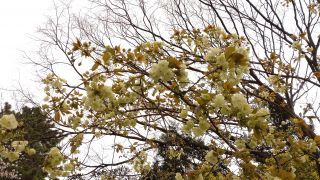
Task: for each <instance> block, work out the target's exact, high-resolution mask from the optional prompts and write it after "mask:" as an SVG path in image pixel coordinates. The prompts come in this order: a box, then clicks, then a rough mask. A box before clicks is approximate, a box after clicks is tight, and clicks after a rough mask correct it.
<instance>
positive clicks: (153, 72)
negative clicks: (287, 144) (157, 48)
mask: <svg viewBox="0 0 320 180" xmlns="http://www.w3.org/2000/svg"><path fill="white" fill-rule="evenodd" d="M149 73H150V76H151V78H152V79H154V80H155V81H158V80H162V81H164V82H166V81H170V80H171V79H172V78H173V77H174V73H173V71H172V69H171V68H169V62H168V61H166V60H161V61H159V62H158V63H157V64H153V65H152V67H151V69H150V71H149ZM182 79H184V78H182Z"/></svg>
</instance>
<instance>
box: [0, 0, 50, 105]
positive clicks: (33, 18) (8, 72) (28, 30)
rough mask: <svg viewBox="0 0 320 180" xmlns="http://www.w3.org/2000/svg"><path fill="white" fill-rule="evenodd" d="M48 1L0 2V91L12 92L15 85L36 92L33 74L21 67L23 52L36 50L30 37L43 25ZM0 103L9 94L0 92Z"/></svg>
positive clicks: (7, 0) (48, 6)
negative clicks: (10, 90) (9, 90)
mask: <svg viewBox="0 0 320 180" xmlns="http://www.w3.org/2000/svg"><path fill="white" fill-rule="evenodd" d="M52 6H53V2H52V0H27V1H23V0H4V1H1V5H0V23H1V25H0V41H1V43H0V54H1V56H0V67H1V70H0V88H5V89H14V88H16V87H18V84H19V82H20V83H21V85H22V86H24V87H25V88H27V89H30V91H37V90H40V89H39V88H36V87H37V86H36V83H35V82H34V80H35V79H36V78H35V73H34V69H32V67H31V66H28V65H26V64H25V62H26V59H24V58H23V52H30V51H31V50H33V51H34V50H36V48H37V46H36V43H35V41H34V40H32V38H31V37H32V36H34V35H36V34H35V33H36V31H37V27H39V26H40V25H41V24H42V23H45V22H46V15H48V14H49V13H48V12H49V10H50V9H52ZM0 92H1V96H2V97H0V100H1V102H0V103H3V102H4V101H9V102H12V103H14V102H13V101H12V100H10V99H11V98H12V97H10V96H12V93H8V92H7V93H6V92H4V91H3V90H1V91H0Z"/></svg>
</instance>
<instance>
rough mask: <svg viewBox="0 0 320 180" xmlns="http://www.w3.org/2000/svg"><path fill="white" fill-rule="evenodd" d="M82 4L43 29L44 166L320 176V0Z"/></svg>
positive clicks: (125, 172) (13, 124) (127, 172)
mask: <svg viewBox="0 0 320 180" xmlns="http://www.w3.org/2000/svg"><path fill="white" fill-rule="evenodd" d="M90 3H91V5H93V6H92V7H93V8H92V9H91V11H90V12H93V13H87V14H81V13H80V14H77V15H75V16H73V14H71V11H70V8H69V7H68V6H67V7H65V9H62V10H61V11H60V9H59V8H57V9H56V11H57V12H59V13H57V16H55V18H56V19H51V20H49V21H48V24H47V25H46V26H44V27H42V28H40V32H41V33H42V34H43V35H44V36H43V37H42V38H43V44H42V46H41V47H42V49H41V50H42V51H41V53H40V57H41V58H42V61H41V62H35V61H34V62H35V63H37V64H38V65H39V66H40V67H41V68H42V70H45V71H44V72H46V76H45V77H43V80H42V82H43V84H44V86H45V87H44V92H45V93H46V95H47V96H46V97H45V99H44V100H45V103H44V104H43V109H44V110H45V111H46V112H47V113H49V114H51V115H52V121H53V122H54V123H55V127H56V128H57V129H59V130H61V131H62V132H63V133H62V136H63V137H65V143H64V145H62V146H59V147H53V148H51V149H50V151H49V152H48V153H47V155H46V158H45V163H44V167H43V168H44V170H45V171H46V172H47V173H49V175H50V176H51V177H53V178H55V177H63V176H67V177H70V178H80V177H83V178H93V177H99V178H101V179H110V178H118V179H122V178H133V179H135V178H136V179H161V178H162V179H174V178H175V179H177V180H182V179H199V180H200V179H277V178H278V179H320V159H319V158H320V149H319V148H320V136H319V132H318V131H317V127H318V126H319V122H320V119H319V112H318V110H319V109H320V106H319V99H318V98H317V93H318V91H319V87H320V70H319V68H320V66H319V63H320V57H319V52H318V49H319V46H320V35H319V34H320V28H319V27H320V26H319V17H320V2H319V1H314V0H310V1H304V2H302V1H297V0H290V1H289V0H286V1H282V0H277V1H274V0H266V1H250V0H241V1H236V0H226V1H222V0H221V1H220V0H219V1H212V0H197V1H193V0H190V1H189V0H166V1H160V2H159V3H153V2H152V1H150V2H149V1H148V2H146V1H141V0H139V1H126V0H107V1H100V0H91V1H90ZM52 52H54V53H53V54H54V55H55V56H54V57H51V56H50V55H52ZM57 56H61V57H62V58H60V57H57ZM61 59H63V60H61ZM61 68H65V69H68V70H66V71H67V73H68V74H66V71H63V70H61ZM0 126H1V128H2V129H3V131H1V133H2V134H1V135H2V136H4V137H10V136H11V135H14V132H15V129H16V128H19V127H20V126H23V125H19V124H18V123H17V121H16V120H15V117H14V116H12V115H7V116H3V117H2V118H1V119H0ZM8 140H9V139H8ZM12 146H13V149H12V148H11V150H10V148H7V147H5V146H1V148H2V149H0V155H1V156H3V157H6V158H9V160H10V159H11V160H15V159H17V158H18V157H19V153H20V152H22V151H23V150H21V151H20V150H19V148H17V147H16V146H14V144H12ZM20 146H21V144H19V147H20ZM25 146H27V145H26V144H23V147H24V148H25ZM98 146H99V147H101V150H99V152H97V149H98V148H97V147H98ZM24 148H23V149H24ZM105 153H106V154H107V155H105Z"/></svg>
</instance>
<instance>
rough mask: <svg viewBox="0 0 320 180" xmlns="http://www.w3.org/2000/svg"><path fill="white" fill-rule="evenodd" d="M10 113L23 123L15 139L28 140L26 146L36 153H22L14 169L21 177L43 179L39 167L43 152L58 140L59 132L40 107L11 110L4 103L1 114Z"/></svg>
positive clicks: (43, 174)
mask: <svg viewBox="0 0 320 180" xmlns="http://www.w3.org/2000/svg"><path fill="white" fill-rule="evenodd" d="M11 113H13V114H15V116H16V119H17V120H18V121H19V122H22V123H23V125H22V126H21V127H20V128H21V129H20V130H21V139H17V140H26V141H28V142H29V144H28V147H30V148H34V149H35V150H36V154H35V155H32V156H29V155H27V154H25V153H22V154H21V156H20V157H21V158H20V159H19V160H18V161H17V163H16V164H17V165H18V166H17V167H16V170H17V171H18V172H19V174H20V177H21V179H28V180H29V179H30V180H38V179H44V178H45V177H46V173H44V172H43V171H42V168H41V167H42V164H43V162H44V159H45V154H46V153H47V152H48V151H49V150H50V148H51V147H53V146H56V145H57V144H58V143H59V142H60V140H61V138H59V133H58V132H57V131H56V130H53V124H51V123H49V121H48V117H47V116H46V114H45V113H44V112H42V111H41V108H40V107H32V108H29V107H23V108H22V110H21V112H14V111H11V105H10V104H8V103H5V106H4V108H3V110H2V111H1V114H11Z"/></svg>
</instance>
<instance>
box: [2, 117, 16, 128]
mask: <svg viewBox="0 0 320 180" xmlns="http://www.w3.org/2000/svg"><path fill="white" fill-rule="evenodd" d="M0 126H1V127H3V128H5V129H8V130H13V129H16V128H17V127H18V121H17V120H16V118H15V116H14V115H13V114H10V115H3V116H2V118H1V119H0Z"/></svg>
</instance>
